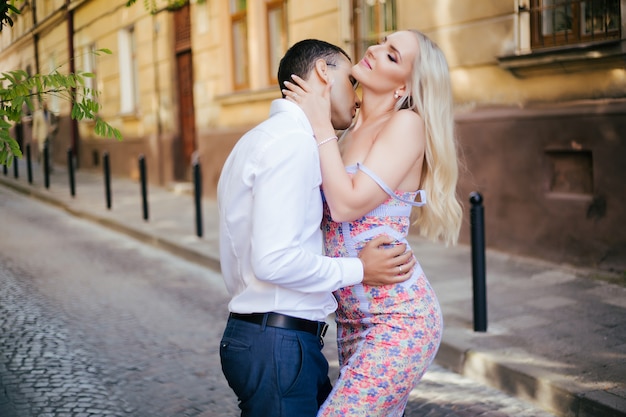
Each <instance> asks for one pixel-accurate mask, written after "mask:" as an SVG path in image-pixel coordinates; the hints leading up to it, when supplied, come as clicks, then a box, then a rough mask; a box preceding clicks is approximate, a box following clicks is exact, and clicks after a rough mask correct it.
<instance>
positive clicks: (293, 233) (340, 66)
mask: <svg viewBox="0 0 626 417" xmlns="http://www.w3.org/2000/svg"><path fill="white" fill-rule="evenodd" d="M351 67H352V64H351V62H350V59H349V57H348V55H347V54H346V53H345V52H344V51H343V50H342V49H341V48H339V47H337V46H335V45H331V44H329V43H327V42H323V41H319V40H312V39H308V40H304V41H301V42H298V43H296V44H295V45H293V46H292V47H291V48H290V49H289V50H288V51H287V53H286V54H285V56H284V57H283V59H282V60H281V62H280V67H279V70H278V80H279V83H280V87H281V89H282V88H284V82H285V81H288V80H291V75H292V74H296V75H298V76H300V77H302V78H303V79H305V80H307V81H308V82H309V84H310V85H311V88H314V89H320V90H321V89H324V88H325V87H326V86H327V84H328V83H332V89H331V111H332V121H333V126H334V127H335V128H336V129H346V128H347V127H349V126H350V124H351V122H352V119H353V118H354V115H355V113H356V108H357V106H358V98H357V96H356V93H355V92H354V88H353V79H352V77H351V76H350V72H351ZM283 97H284V96H283ZM321 178H322V177H321V172H320V166H319V153H318V148H317V145H316V141H315V138H314V137H313V131H312V128H311V125H310V124H309V121H308V119H307V118H306V115H305V114H304V112H303V111H302V110H301V109H300V108H299V107H298V106H297V105H296V104H295V103H292V102H290V101H288V100H286V99H284V98H283V99H277V100H275V101H273V102H272V105H271V109H270V117H269V118H268V119H267V120H265V121H264V122H262V123H261V124H259V125H258V126H256V127H255V128H253V129H252V130H250V131H249V132H247V133H246V134H245V135H244V136H243V137H242V138H241V139H240V140H239V142H238V143H237V144H236V145H235V147H234V149H233V151H232V152H231V154H230V155H229V157H228V159H227V160H226V163H225V164H224V168H223V170H222V174H221V176H220V180H219V183H218V194H217V198H218V205H219V214H220V260H221V267H222V275H223V278H224V282H225V284H226V287H227V289H228V291H229V293H230V295H231V297H232V298H231V301H230V303H229V305H228V308H229V311H230V315H229V318H228V322H227V325H226V329H225V331H224V335H223V337H222V341H221V344H220V357H221V362H222V371H223V372H224V375H225V376H226V379H227V380H228V383H229V385H230V387H231V388H232V389H233V391H234V392H235V394H236V395H237V398H238V399H239V408H240V409H241V416H242V417H259V416H268V417H294V416H298V417H307V416H311V417H313V416H315V415H316V414H317V410H318V408H319V406H320V405H321V404H322V402H323V401H324V399H325V398H326V396H327V395H328V394H329V392H330V390H331V385H330V381H329V378H328V361H327V360H326V358H325V357H324V355H323V354H322V347H323V340H322V338H323V336H324V333H325V330H326V326H327V325H326V322H325V319H326V317H327V316H328V315H329V314H331V313H332V312H333V311H335V308H336V307H337V303H336V301H335V299H334V297H333V295H332V291H335V290H337V289H339V288H341V287H345V286H349V285H354V284H357V283H360V282H363V283H365V284H368V285H386V284H391V283H396V282H399V281H404V280H406V279H407V278H408V277H409V276H410V273H409V271H411V270H412V267H413V265H414V264H415V261H414V259H413V254H412V252H410V251H409V252H407V253H404V251H405V249H406V245H398V246H397V247H395V248H392V249H384V250H383V249H381V248H380V246H382V245H384V244H388V243H391V241H392V239H391V238H387V237H379V238H376V239H374V240H372V241H371V242H370V243H369V244H368V245H366V246H365V247H364V248H363V249H362V250H361V252H360V254H359V257H358V258H348V257H346V258H329V257H325V256H323V255H322V249H323V236H322V232H321V230H320V223H321V219H322V197H321V191H320V185H321ZM399 266H402V270H403V271H407V272H406V273H404V274H400V275H398V270H399V269H400V268H398V267H399Z"/></svg>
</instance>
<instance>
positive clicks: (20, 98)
mask: <svg viewBox="0 0 626 417" xmlns="http://www.w3.org/2000/svg"><path fill="white" fill-rule="evenodd" d="M93 53H95V54H97V55H98V54H100V53H106V54H110V53H111V51H109V50H108V49H99V50H97V51H94V52H93ZM93 76H94V75H93V74H92V73H88V72H81V71H78V72H76V73H70V74H67V75H65V74H61V73H60V72H59V70H58V68H57V69H56V70H54V71H53V72H51V73H50V74H34V75H30V76H29V75H28V74H27V73H26V71H24V70H13V71H8V72H4V73H2V74H0V164H3V165H4V164H10V163H11V161H12V159H13V158H12V157H13V155H15V156H17V157H18V158H19V157H21V156H22V153H21V151H20V149H19V146H18V144H17V142H16V141H15V140H14V139H13V138H12V137H11V135H10V128H11V126H12V123H19V122H20V121H21V118H22V113H23V111H24V109H25V108H28V109H30V110H31V111H32V110H34V101H35V100H44V99H46V98H48V97H51V96H56V97H59V98H61V99H62V100H65V101H67V102H69V103H71V104H72V111H71V113H70V117H71V118H72V119H74V120H93V121H95V127H94V131H95V133H96V134H97V135H99V136H104V137H114V138H116V139H118V140H121V139H122V134H121V133H120V131H119V130H118V129H116V128H114V127H112V126H111V125H110V124H108V123H107V122H105V121H104V120H103V119H102V118H101V117H100V116H99V115H98V111H99V110H100V104H99V103H98V102H97V97H98V95H99V92H98V91H96V90H93V89H91V88H88V87H87V86H86V84H85V79H86V78H92V77H93Z"/></svg>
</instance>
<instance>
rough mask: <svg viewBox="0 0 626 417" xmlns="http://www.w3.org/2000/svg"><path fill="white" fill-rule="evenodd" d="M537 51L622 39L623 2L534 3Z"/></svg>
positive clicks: (555, 0)
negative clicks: (621, 12) (621, 17)
mask: <svg viewBox="0 0 626 417" xmlns="http://www.w3.org/2000/svg"><path fill="white" fill-rule="evenodd" d="M530 13H531V32H532V37H531V47H532V48H533V49H537V48H544V47H554V46H564V45H572V44H581V43H590V42H598V41H605V40H610V39H619V38H620V36H621V35H620V26H621V23H620V0H531V10H530Z"/></svg>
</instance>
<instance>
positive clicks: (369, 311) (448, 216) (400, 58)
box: [284, 31, 462, 417]
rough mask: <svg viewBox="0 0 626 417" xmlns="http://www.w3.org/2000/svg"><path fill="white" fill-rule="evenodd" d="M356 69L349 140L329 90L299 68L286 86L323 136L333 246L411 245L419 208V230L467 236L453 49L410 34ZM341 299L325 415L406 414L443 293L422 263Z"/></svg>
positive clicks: (334, 249)
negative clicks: (333, 116)
mask: <svg viewBox="0 0 626 417" xmlns="http://www.w3.org/2000/svg"><path fill="white" fill-rule="evenodd" d="M352 75H353V77H354V78H355V79H356V81H358V82H359V85H360V86H361V90H362V100H361V107H360V109H359V114H358V115H357V118H356V120H355V122H354V124H353V126H352V127H350V128H349V129H348V130H347V131H346V132H344V135H343V137H342V140H341V142H340V143H338V141H337V140H336V139H337V137H336V136H335V132H334V130H333V128H332V125H331V124H330V121H329V120H330V119H329V114H330V105H329V102H328V94H329V91H330V88H328V89H327V91H326V92H325V94H324V96H319V95H315V94H313V93H311V92H310V90H309V89H308V85H307V84H306V82H304V81H303V80H302V79H300V78H298V77H295V76H294V77H293V79H294V81H295V82H296V83H297V85H296V84H294V83H290V84H289V85H287V87H288V90H284V92H285V93H286V95H287V97H288V98H289V99H290V100H292V101H294V102H296V103H298V104H299V105H300V106H301V107H302V108H303V109H304V111H305V112H306V113H307V116H308V118H309V120H310V122H311V125H312V126H313V130H314V133H315V137H316V140H317V141H318V146H319V151H320V160H321V168H322V183H323V192H324V196H325V199H326V208H325V210H326V213H325V219H324V222H323V225H322V227H323V230H324V232H325V239H326V252H327V255H330V256H356V255H357V254H358V251H359V250H360V248H361V247H362V246H363V244H364V243H365V242H366V241H368V240H370V239H372V238H373V237H374V236H377V235H380V234H383V233H384V234H388V235H391V236H394V237H395V239H396V240H397V241H399V242H403V243H406V242H407V241H406V236H407V234H408V230H409V226H410V217H411V211H412V207H413V206H417V207H419V208H418V209H416V213H414V215H416V221H415V223H414V224H415V226H416V227H417V231H418V232H419V234H420V235H422V236H425V237H427V238H431V239H433V240H443V241H444V242H446V244H450V243H452V244H454V243H456V240H457V238H458V234H459V229H460V224H461V217H462V211H461V206H460V204H459V202H458V200H457V198H456V192H455V190H456V182H457V177H458V165H457V155H456V145H455V139H454V132H453V131H454V128H453V127H454V120H453V101H452V94H451V86H450V76H449V72H448V66H447V63H446V60H445V57H444V55H443V53H442V52H441V50H440V49H439V48H438V47H437V46H436V45H435V44H434V43H433V42H432V41H431V40H429V39H428V38H427V37H426V36H425V35H423V34H422V33H420V32H417V31H400V32H396V33H393V34H391V35H389V36H388V37H387V38H385V39H384V40H383V41H382V42H381V43H380V44H378V45H374V46H371V47H370V48H368V50H367V52H366V54H365V56H364V57H363V59H362V60H361V61H360V62H359V63H358V64H357V65H355V66H354V67H353V68H352ZM415 200H417V201H415ZM399 269H400V267H399ZM399 272H401V271H400V270H399ZM335 296H336V298H337V300H338V303H339V307H338V310H337V313H336V321H337V329H338V330H337V334H338V340H337V344H338V347H339V362H340V366H341V371H340V377H339V379H338V381H337V383H336V384H335V387H334V388H333V391H332V393H331V395H330V396H329V397H328V399H327V400H326V402H325V403H324V405H323V406H322V407H321V408H320V411H319V413H318V416H344V417H346V416H350V417H352V416H367V417H373V416H401V415H402V414H403V411H404V408H405V407H406V404H407V401H408V396H409V393H410V392H411V390H412V389H413V388H414V387H415V386H416V385H417V383H418V382H419V380H420V379H421V377H422V376H423V374H424V372H425V371H426V369H427V368H428V366H429V365H430V363H431V362H432V360H433V359H434V357H435V354H436V353H437V350H438V348H439V344H440V341H441V333H442V325H443V322H442V315H441V310H440V307H439V302H438V300H437V297H436V295H435V293H434V291H433V290H432V288H431V286H430V284H429V283H428V280H427V279H426V277H425V275H424V273H423V271H422V269H421V267H420V266H419V264H417V265H416V267H415V269H414V273H413V276H412V278H410V279H409V280H408V281H406V282H404V283H401V284H396V285H389V286H384V287H377V288H374V287H369V286H367V285H357V286H354V287H348V288H344V289H341V290H339V291H337V292H336V293H335Z"/></svg>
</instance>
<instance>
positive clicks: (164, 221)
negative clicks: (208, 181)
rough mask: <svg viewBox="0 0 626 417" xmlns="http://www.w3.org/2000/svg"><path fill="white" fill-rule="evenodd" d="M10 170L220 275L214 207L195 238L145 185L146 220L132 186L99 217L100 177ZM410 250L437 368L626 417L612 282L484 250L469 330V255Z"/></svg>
mask: <svg viewBox="0 0 626 417" xmlns="http://www.w3.org/2000/svg"><path fill="white" fill-rule="evenodd" d="M18 166H19V178H17V179H15V178H14V175H13V167H12V166H11V167H10V168H9V169H8V173H7V175H4V174H3V173H2V172H1V171H0V186H5V187H10V188H12V189H14V190H17V191H19V192H22V193H24V194H27V195H30V196H32V197H34V198H37V199H39V200H42V201H45V202H47V203H50V204H54V205H56V206H58V207H60V208H63V209H65V210H66V211H68V212H69V213H71V214H73V215H75V216H78V217H82V218H85V219H87V220H90V221H94V222H97V223H100V224H102V225H104V226H106V227H110V228H113V229H115V230H118V231H120V232H123V233H127V234H129V235H131V236H133V237H135V238H137V239H139V240H142V241H144V242H146V243H148V244H151V245H154V246H157V247H160V248H163V249H166V250H168V251H170V252H173V253H175V254H177V255H179V256H181V257H183V258H185V259H188V260H190V261H193V262H197V263H200V264H202V265H205V266H207V267H210V268H213V269H216V270H219V258H218V238H217V227H218V219H217V206H216V202H215V201H214V200H211V199H204V200H203V201H202V221H203V228H202V230H203V237H198V236H196V219H195V206H194V200H193V196H192V195H191V194H189V193H188V192H176V190H173V189H166V188H162V187H156V186H153V185H149V186H148V217H149V218H148V220H147V221H146V220H144V219H143V208H142V198H141V189H140V184H139V183H138V182H137V181H133V180H130V179H122V178H113V179H112V181H111V196H112V208H111V209H110V210H108V209H107V208H106V200H105V191H104V180H103V176H102V174H101V172H85V171H83V170H81V171H78V172H77V173H76V188H75V189H76V195H75V196H74V197H72V196H71V195H70V187H69V180H68V173H67V171H66V169H65V167H58V166H57V167H55V172H54V173H53V174H52V175H51V177H50V187H49V188H48V189H46V188H45V187H44V185H43V183H44V179H43V173H42V172H41V170H40V169H39V167H38V165H37V164H33V184H32V185H31V184H29V183H28V179H27V173H26V164H25V162H24V161H19V164H18ZM1 206H2V205H1V202H0V207H1ZM0 210H1V209H0ZM486 215H488V213H486ZM3 220H5V221H6V220H7V219H3ZM411 245H412V247H413V250H414V252H415V254H416V256H417V258H418V260H419V261H420V263H421V264H422V267H423V269H424V270H425V272H426V274H427V276H428V277H429V280H430V281H431V284H432V285H433V287H434V288H435V291H436V292H437V294H438V296H439V299H440V303H441V306H442V309H443V312H444V317H445V329H444V336H443V342H442V345H441V348H440V350H439V353H438V355H437V359H436V361H437V363H438V364H440V365H442V366H444V367H446V368H449V369H452V370H454V371H456V372H458V373H460V374H463V375H465V376H467V377H470V378H473V379H475V380H477V381H480V382H483V383H486V384H488V385H490V386H493V387H495V388H498V389H500V390H502V391H505V392H507V393H509V394H511V395H514V396H517V397H519V398H522V399H525V400H528V401H530V402H532V403H534V404H537V405H538V406H540V407H542V408H544V409H546V410H548V411H551V412H552V413H554V414H556V415H559V416H568V417H570V416H571V417H583V416H585V417H590V416H594V417H613V416H619V417H626V287H625V286H624V285H623V284H621V285H618V284H615V283H611V282H619V281H620V278H621V282H622V283H623V281H624V278H623V277H617V276H611V275H609V274H608V273H606V272H599V271H593V270H583V269H575V268H571V267H565V266H561V265H555V264H551V263H548V262H543V261H538V260H533V259H527V258H520V257H514V256H509V255H506V254H503V253H499V252H495V251H491V250H488V251H487V269H486V270H487V302H488V315H487V318H488V328H487V331H486V332H475V331H474V330H473V326H474V324H473V309H472V304H473V303H472V269H471V248H470V247H469V246H465V245H458V246H456V247H453V248H445V247H444V246H442V245H438V244H433V243H431V242H428V241H425V240H422V239H419V238H413V239H412V240H411ZM418 389H419V387H418Z"/></svg>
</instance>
